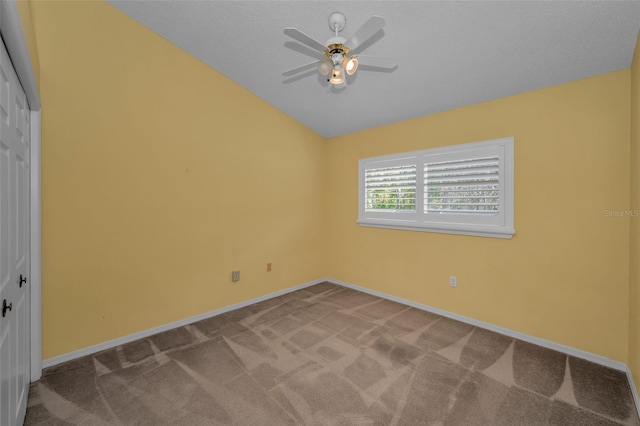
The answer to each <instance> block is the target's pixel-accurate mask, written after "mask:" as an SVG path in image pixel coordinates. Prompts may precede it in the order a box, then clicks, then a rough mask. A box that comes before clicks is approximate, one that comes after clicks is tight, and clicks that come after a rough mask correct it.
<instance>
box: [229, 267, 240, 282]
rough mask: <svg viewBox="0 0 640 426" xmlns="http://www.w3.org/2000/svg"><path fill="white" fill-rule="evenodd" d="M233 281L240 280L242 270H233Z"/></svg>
mask: <svg viewBox="0 0 640 426" xmlns="http://www.w3.org/2000/svg"><path fill="white" fill-rule="evenodd" d="M231 281H233V282H236V281H240V271H238V270H235V271H231Z"/></svg>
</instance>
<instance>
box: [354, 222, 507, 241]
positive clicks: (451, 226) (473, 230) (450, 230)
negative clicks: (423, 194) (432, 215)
mask: <svg viewBox="0 0 640 426" xmlns="http://www.w3.org/2000/svg"><path fill="white" fill-rule="evenodd" d="M358 224H359V225H360V226H366V227H371V228H387V229H402V230H405V231H422V232H437V233H440V234H456V235H471V236H474V237H489V238H504V239H511V237H513V235H514V234H515V233H516V230H515V229H513V228H508V227H498V226H488V225H460V224H455V223H439V224H435V223H428V224H427V223H425V224H422V225H418V224H416V223H407V222H404V223H403V222H399V221H398V222H396V221H393V222H391V221H389V222H384V221H371V220H366V219H361V220H358Z"/></svg>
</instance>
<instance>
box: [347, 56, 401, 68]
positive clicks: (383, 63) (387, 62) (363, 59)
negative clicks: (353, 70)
mask: <svg viewBox="0 0 640 426" xmlns="http://www.w3.org/2000/svg"><path fill="white" fill-rule="evenodd" d="M355 57H356V58H358V64H359V65H365V66H368V67H376V68H387V69H393V68H395V67H397V66H398V61H397V60H396V58H389V57H386V56H371V55H355Z"/></svg>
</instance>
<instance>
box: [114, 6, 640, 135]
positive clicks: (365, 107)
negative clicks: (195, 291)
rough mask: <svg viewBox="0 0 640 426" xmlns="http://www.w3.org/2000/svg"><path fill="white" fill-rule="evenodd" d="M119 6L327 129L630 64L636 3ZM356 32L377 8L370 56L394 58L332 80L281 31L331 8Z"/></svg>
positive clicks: (319, 29)
mask: <svg viewBox="0 0 640 426" xmlns="http://www.w3.org/2000/svg"><path fill="white" fill-rule="evenodd" d="M109 2H110V3H111V4H112V5H113V6H115V7H116V8H118V9H119V10H121V11H123V12H124V13H126V14H127V15H129V16H131V17H132V18H133V19H135V20H136V21H138V22H140V23H141V24H143V25H145V26H146V27H148V28H150V29H151V30H153V31H154V32H156V33H158V34H159V35H161V36H162V37H164V38H166V39H167V40H169V41H171V42H172V43H174V44H176V45H177V46H179V47H181V48H182V49H184V50H186V51H188V52H189V53H191V54H192V55H194V56H196V57H197V58H199V59H200V60H202V61H203V62H205V63H207V64H208V65H210V66H211V67H212V68H214V69H216V70H218V71H219V72H221V73H222V74H224V75H226V76H227V77H229V78H230V79H232V80H234V81H235V82H237V83H238V84H240V85H242V86H244V87H245V88H246V89H248V90H249V91H251V92H253V93H254V94H256V95H257V96H259V97H261V98H262V99H264V100H266V101H267V102H269V103H270V104H272V105H273V106H275V107H276V108H278V109H280V110H281V111H283V112H284V113H286V114H288V115H290V116H291V117H293V118H295V119H296V120H298V121H299V122H301V123H303V124H305V125H306V126H308V127H309V128H311V129H313V130H314V131H316V132H317V133H319V134H321V135H323V136H324V137H333V136H337V135H342V134H346V133H351V132H355V131H358V130H362V129H366V128H371V127H375V126H379V125H382V124H387V123H392V122H396V121H401V120H405V119H408V118H413V117H417V116H421V115H426V114H433V113H436V112H439V111H444V110H448V109H452V108H457V107H461V106H465V105H470V104H474V103H478V102H483V101H488V100H492V99H496V98H500V97H503V96H508V95H512V94H516V93H521V92H525V91H529V90H534V89H538V88H542V87H547V86H551V85H555V84H560V83H564V82H567V81H572V80H577V79H581V78H585V77H590V76H593V75H598V74H603V73H606V72H610V71H615V70H619V69H623V68H628V67H630V65H631V59H632V56H633V50H634V47H635V43H636V37H637V34H638V30H639V29H640V1H508V2H497V1H472V2H459V1H437V2H436V1H341V2H335V1H187V0H173V1H140V0H135V1H134V0H111V1H109ZM334 11H340V12H342V13H343V14H344V15H345V16H346V18H347V25H346V28H345V29H344V30H343V31H342V32H341V34H340V35H341V36H343V37H345V38H349V37H350V36H351V35H352V34H353V33H354V32H355V31H356V30H357V29H358V28H359V27H360V26H361V25H362V24H363V23H364V22H365V21H366V20H367V19H368V18H369V17H371V16H373V15H379V16H382V17H384V18H385V20H386V26H385V27H384V29H383V30H382V31H380V32H379V33H378V34H377V35H376V36H374V37H373V38H372V40H371V41H370V42H367V43H365V45H364V46H363V47H364V48H363V49H358V50H359V51H361V53H363V54H367V55H376V56H392V57H395V58H397V61H398V67H397V68H396V69H395V70H393V71H391V72H389V71H382V72H381V71H373V70H371V69H369V70H367V69H365V67H361V68H360V69H359V70H358V72H357V73H356V74H355V75H354V76H352V77H351V78H350V79H349V81H348V84H347V87H346V88H345V89H343V90H341V91H339V92H336V91H334V90H332V89H331V88H330V87H329V84H328V83H327V82H326V80H325V79H323V78H321V77H320V76H319V74H318V73H317V72H316V71H315V70H310V71H308V72H303V73H302V74H300V75H298V76H296V77H294V78H291V77H289V78H287V77H283V76H282V72H283V71H285V70H288V69H290V68H294V67H296V66H299V65H304V64H306V63H309V62H311V61H313V60H314V58H315V56H314V55H313V52H312V51H311V50H310V49H308V48H306V47H304V46H302V45H301V44H300V43H298V42H295V41H294V40H292V39H291V38H289V37H287V36H286V35H284V34H283V29H284V28H285V27H296V28H298V29H299V30H301V31H302V32H304V33H306V34H307V35H309V36H311V37H313V38H315V39H316V40H318V41H320V42H322V43H324V42H325V41H326V40H327V39H328V38H330V37H331V36H332V32H331V31H330V29H329V25H328V22H327V20H328V17H329V15H330V14H331V12H334Z"/></svg>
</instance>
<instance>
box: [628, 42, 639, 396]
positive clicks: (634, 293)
mask: <svg viewBox="0 0 640 426" xmlns="http://www.w3.org/2000/svg"><path fill="white" fill-rule="evenodd" d="M631 209H632V210H640V35H639V36H638V41H637V43H636V50H635V55H634V56H633V63H632V65H631ZM630 230H631V232H630V246H629V259H630V263H629V361H628V364H629V367H630V368H631V372H632V373H633V379H634V381H635V384H636V388H637V387H639V385H640V218H632V219H631V223H630Z"/></svg>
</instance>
